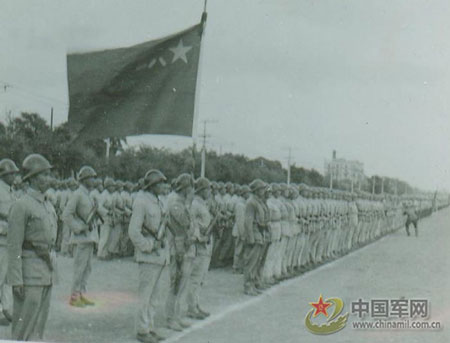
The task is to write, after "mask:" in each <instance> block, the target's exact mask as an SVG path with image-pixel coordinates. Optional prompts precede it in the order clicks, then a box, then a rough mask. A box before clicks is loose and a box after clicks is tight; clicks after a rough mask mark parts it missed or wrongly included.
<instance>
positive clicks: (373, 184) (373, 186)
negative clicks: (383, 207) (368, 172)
mask: <svg viewBox="0 0 450 343" xmlns="http://www.w3.org/2000/svg"><path fill="white" fill-rule="evenodd" d="M375 180H376V178H375V176H372V194H375Z"/></svg>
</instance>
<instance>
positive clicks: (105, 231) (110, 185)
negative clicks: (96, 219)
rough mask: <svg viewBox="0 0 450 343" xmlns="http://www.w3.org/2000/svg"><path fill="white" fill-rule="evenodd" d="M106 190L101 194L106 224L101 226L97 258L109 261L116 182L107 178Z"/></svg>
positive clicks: (105, 182)
mask: <svg viewBox="0 0 450 343" xmlns="http://www.w3.org/2000/svg"><path fill="white" fill-rule="evenodd" d="M103 187H104V190H103V192H102V194H101V205H102V207H103V208H104V209H105V216H104V218H103V219H104V222H103V223H102V224H101V226H100V237H99V241H98V249H97V257H98V258H99V259H101V260H108V259H110V258H111V254H110V252H109V250H108V242H109V238H110V234H111V230H112V227H113V225H114V216H113V194H114V191H115V188H116V186H115V182H114V180H113V179H112V178H110V177H106V178H105V180H104V181H103Z"/></svg>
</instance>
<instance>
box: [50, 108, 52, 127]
mask: <svg viewBox="0 0 450 343" xmlns="http://www.w3.org/2000/svg"><path fill="white" fill-rule="evenodd" d="M50 131H53V107H52V111H51V114H50Z"/></svg>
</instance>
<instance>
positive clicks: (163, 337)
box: [150, 329, 167, 341]
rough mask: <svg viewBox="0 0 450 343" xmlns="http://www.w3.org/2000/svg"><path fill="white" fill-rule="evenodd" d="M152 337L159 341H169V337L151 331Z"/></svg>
mask: <svg viewBox="0 0 450 343" xmlns="http://www.w3.org/2000/svg"><path fill="white" fill-rule="evenodd" d="M150 335H152V336H153V337H154V338H156V339H157V340H158V341H163V340H165V339H167V337H165V336H163V335H161V334H159V333H158V332H156V331H154V330H152V329H150Z"/></svg>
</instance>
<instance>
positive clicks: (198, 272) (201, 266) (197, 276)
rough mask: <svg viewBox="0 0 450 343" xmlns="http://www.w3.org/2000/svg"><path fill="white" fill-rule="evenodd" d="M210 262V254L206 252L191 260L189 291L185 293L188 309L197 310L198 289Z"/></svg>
mask: <svg viewBox="0 0 450 343" xmlns="http://www.w3.org/2000/svg"><path fill="white" fill-rule="evenodd" d="M210 262H211V256H210V255H207V254H202V255H197V256H195V258H194V261H193V262H192V264H193V266H192V272H191V276H190V282H189V291H188V293H187V299H186V300H187V304H188V310H189V311H192V312H197V308H198V306H199V300H200V296H199V293H200V289H201V287H202V285H203V282H204V281H205V278H206V274H207V273H208V268H209V263H210Z"/></svg>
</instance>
